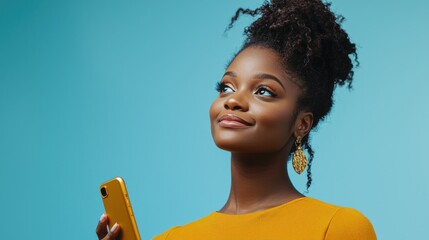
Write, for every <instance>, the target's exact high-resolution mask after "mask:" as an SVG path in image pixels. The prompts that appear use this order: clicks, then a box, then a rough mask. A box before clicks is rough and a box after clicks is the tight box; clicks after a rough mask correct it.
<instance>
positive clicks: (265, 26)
mask: <svg viewBox="0 0 429 240" xmlns="http://www.w3.org/2000/svg"><path fill="white" fill-rule="evenodd" d="M330 6H331V3H329V2H328V3H324V2H322V1H320V0H272V1H271V2H269V1H265V2H264V3H263V4H262V6H260V7H259V8H256V9H254V10H251V9H243V8H239V9H238V10H237V11H236V12H235V15H234V16H233V17H232V18H231V22H230V24H229V25H228V27H227V29H226V30H225V32H226V31H228V30H229V29H230V28H232V27H233V24H234V22H235V21H237V19H238V18H239V17H240V15H242V14H247V15H250V16H252V17H254V16H256V15H261V16H260V17H259V18H258V19H257V20H255V21H254V22H253V23H252V24H251V25H250V26H248V27H246V28H245V29H244V33H243V34H244V35H245V36H246V38H245V41H244V43H243V46H242V47H241V49H240V50H239V51H238V52H237V53H236V54H235V55H234V56H233V58H232V60H233V59H234V58H235V57H236V56H237V55H238V54H239V53H240V52H241V51H243V50H244V49H246V48H247V47H250V46H255V45H257V46H262V47H267V48H270V49H273V50H275V51H276V52H277V53H278V54H279V56H280V57H281V59H282V61H283V62H282V64H283V65H284V67H285V70H286V71H287V72H288V73H291V74H292V76H294V77H297V78H298V79H299V80H300V82H301V83H302V84H303V88H302V94H301V96H300V99H299V100H298V104H297V108H296V109H295V111H296V112H299V111H300V110H308V111H310V112H312V113H313V126H312V129H311V130H313V129H315V128H316V127H317V126H318V124H319V122H320V121H322V120H324V118H325V117H326V116H327V115H328V113H329V112H330V110H331V108H332V105H333V99H332V98H333V91H334V89H335V87H336V86H337V85H340V86H343V85H345V84H347V86H348V89H351V88H352V79H353V67H354V64H353V61H352V59H351V58H350V55H353V57H354V62H355V63H356V66H358V65H359V61H358V57H357V52H356V46H355V44H354V43H352V42H351V41H350V39H349V37H348V34H347V33H346V32H345V31H344V30H343V29H342V28H341V24H342V22H343V21H344V17H343V16H341V15H336V14H335V13H333V12H332V11H331V10H330ZM232 60H231V61H230V62H229V63H228V64H227V66H229V65H230V63H231V62H232ZM310 132H311V131H310ZM310 132H309V133H308V134H307V135H306V136H305V137H304V138H303V139H302V146H303V148H304V149H306V151H307V152H308V154H309V155H310V157H309V161H308V168H307V191H308V189H309V188H310V186H311V182H312V176H311V165H312V162H313V158H314V151H313V149H312V147H311V145H310ZM294 151H295V146H293V147H292V149H291V152H290V155H289V158H290V157H291V155H292V153H293V152H294Z"/></svg>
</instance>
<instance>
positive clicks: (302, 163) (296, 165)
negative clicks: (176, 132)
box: [292, 136, 307, 174]
mask: <svg viewBox="0 0 429 240" xmlns="http://www.w3.org/2000/svg"><path fill="white" fill-rule="evenodd" d="M295 146H296V150H295V152H294V154H293V159H292V165H293V169H295V172H297V173H298V174H301V173H302V172H303V171H304V169H305V167H306V166H307V158H306V157H305V154H304V151H302V149H301V136H298V137H297V138H296V141H295Z"/></svg>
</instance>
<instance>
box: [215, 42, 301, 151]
mask: <svg viewBox="0 0 429 240" xmlns="http://www.w3.org/2000/svg"><path fill="white" fill-rule="evenodd" d="M218 90H220V92H219V96H218V97H217V98H216V99H215V100H214V102H213V104H212V105H211V107H210V121H211V131H212V136H213V139H214V141H215V143H216V145H217V146H218V147H220V148H222V149H224V150H228V151H231V152H242V153H245V152H253V153H255V152H274V151H279V150H281V149H283V148H284V147H289V148H290V147H291V146H292V140H293V138H291V137H292V134H294V133H295V134H299V133H297V132H296V131H300V130H299V129H300V128H301V129H302V126H301V125H302V124H300V122H302V121H301V120H300V119H301V118H302V116H303V115H301V113H300V114H297V116H294V110H295V107H296V104H297V100H298V97H299V95H300V93H301V90H300V87H299V86H298V85H297V83H296V81H295V80H292V78H291V77H290V75H288V74H286V72H285V71H284V70H283V66H282V64H281V59H280V57H279V55H278V54H277V53H276V52H275V51H274V50H272V49H269V48H263V47H255V46H252V47H248V48H246V49H244V50H243V51H242V52H241V53H239V54H238V55H237V56H236V57H235V59H234V60H233V61H232V62H231V64H230V65H229V67H228V69H227V70H226V72H225V74H224V76H223V77H222V79H221V82H220V84H219V85H218ZM304 128H305V126H304ZM307 130H308V126H307ZM304 131H306V130H305V129H304ZM301 136H303V135H301ZM295 137H296V136H295Z"/></svg>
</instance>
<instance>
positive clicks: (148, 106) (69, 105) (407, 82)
mask: <svg viewBox="0 0 429 240" xmlns="http://www.w3.org/2000/svg"><path fill="white" fill-rule="evenodd" d="M262 2H263V1H261V0H258V1H256V0H254V1H244V0H241V1H227V0H218V1H207V0H198V1H196V0H195V1H131V0H122V1H113V0H103V1H101V0H85V1H82V0H80V1H78V0H74V1H52V0H51V1H48V0H38V1H20V0H9V1H8V0H1V1H0V161H1V166H0V184H1V192H0V194H1V195H0V196H1V198H0V201H1V202H0V212H1V218H0V226H1V229H2V230H1V236H2V239H96V235H95V226H96V224H97V221H98V219H99V217H100V215H101V214H102V213H103V206H102V201H101V198H100V196H99V192H98V186H99V184H100V183H101V182H103V181H106V180H108V179H110V178H112V177H115V176H122V177H123V178H124V179H125V180H126V182H127V186H128V190H129V194H130V198H131V201H132V204H133V207H134V212H135V215H136V219H137V222H138V224H139V228H140V232H141V235H142V238H143V239H149V238H151V237H153V236H155V235H157V234H160V233H162V232H163V231H165V230H167V229H168V228H170V227H172V226H174V225H182V224H185V223H187V222H190V221H193V220H196V219H198V218H201V217H203V216H205V215H207V214H209V213H210V212H212V211H215V210H219V209H220V208H221V207H222V206H223V204H224V203H225V201H226V199H227V197H228V193H229V184H230V169H229V155H228V153H227V152H224V151H222V150H220V149H218V148H217V147H216V146H215V144H214V143H213V141H212V138H211V135H210V125H209V118H208V109H209V106H210V104H211V102H212V100H213V99H214V98H215V97H216V96H217V92H216V91H215V90H214V87H215V83H216V82H217V81H218V80H219V79H220V77H221V76H222V74H223V71H224V68H225V64H226V63H227V62H228V60H229V59H230V58H231V57H232V55H233V54H234V52H235V51H237V50H238V49H239V47H240V46H241V43H242V41H243V36H242V30H243V27H245V26H247V25H248V24H249V23H251V21H252V20H253V19H252V18H250V17H243V18H241V20H239V22H238V23H237V24H236V26H235V27H234V28H233V29H232V30H230V31H229V32H228V33H227V34H226V35H223V30H224V29H225V27H226V26H227V24H228V23H229V20H230V17H231V16H232V15H233V14H234V12H235V10H236V9H237V8H238V7H250V8H255V7H257V6H259V5H260V4H261V3H262ZM428 7H429V3H428V2H427V1H417V0H415V1H407V2H404V1H402V2H400V3H399V2H392V1H387V0H380V1H369V0H363V1H346V0H335V1H333V6H332V9H333V10H334V11H336V12H338V13H341V14H342V15H344V16H345V17H346V22H345V23H344V25H343V26H344V28H345V29H346V30H347V31H348V33H349V35H350V37H351V39H352V40H353V41H355V42H356V43H357V44H358V51H359V60H360V62H361V66H360V67H359V68H358V69H357V70H356V74H355V79H354V90H352V91H348V90H347V89H346V88H339V89H337V91H336V94H335V106H334V108H333V111H332V112H331V115H330V116H329V117H328V118H327V119H326V121H325V122H324V123H322V124H321V125H320V127H319V130H318V131H317V132H315V133H313V141H312V143H313V147H314V149H315V151H316V157H315V161H314V165H313V177H314V182H313V185H312V187H311V188H310V193H309V195H310V196H312V197H316V198H318V199H321V200H324V201H327V202H330V203H334V204H338V205H343V206H349V207H354V208H356V209H358V210H360V211H361V212H362V213H364V214H365V215H366V216H367V217H368V218H369V219H370V220H371V221H372V223H373V225H374V227H375V230H376V232H377V235H378V238H379V239H423V238H425V237H424V236H426V235H427V233H426V229H427V226H428V223H429V207H428V205H427V203H428V202H429V190H428V185H427V183H428V182H429V174H427V172H428V170H427V169H428V167H429V163H428V158H427V156H426V151H427V149H428V147H429V144H428V140H427V136H428V133H429V127H428V124H427V122H428V117H429V109H428V102H429V97H428V95H427V89H428V87H429V83H428V79H427V78H428V75H429V70H428V69H429V67H428V60H427V57H428V55H429V47H428V42H429V28H428V27H427V23H428V22H429V15H428V14H427V9H428ZM291 175H292V177H293V181H294V183H295V184H296V186H297V187H298V188H299V189H300V190H301V191H304V190H305V181H306V178H305V176H297V175H296V174H294V173H293V172H291Z"/></svg>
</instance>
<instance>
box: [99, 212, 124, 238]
mask: <svg viewBox="0 0 429 240" xmlns="http://www.w3.org/2000/svg"><path fill="white" fill-rule="evenodd" d="M108 223H109V219H108V218H107V216H106V214H103V215H101V217H100V221H98V224H97V228H96V229H95V232H96V233H97V236H98V239H100V240H114V239H116V237H117V236H118V234H119V232H120V227H119V225H118V224H117V223H115V224H113V226H112V229H110V231H109V232H108V231H107V224H108Z"/></svg>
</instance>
